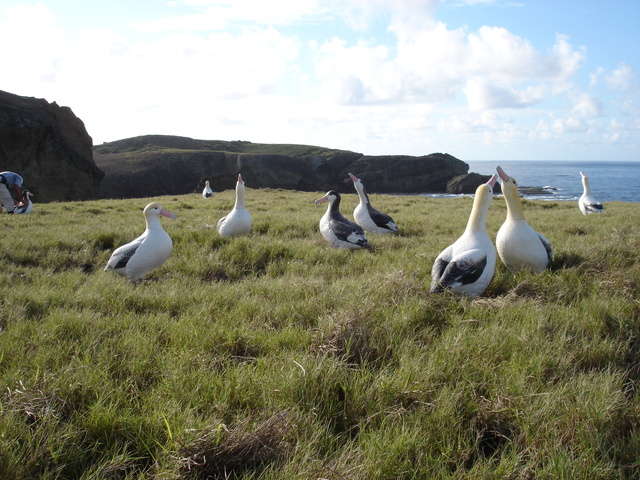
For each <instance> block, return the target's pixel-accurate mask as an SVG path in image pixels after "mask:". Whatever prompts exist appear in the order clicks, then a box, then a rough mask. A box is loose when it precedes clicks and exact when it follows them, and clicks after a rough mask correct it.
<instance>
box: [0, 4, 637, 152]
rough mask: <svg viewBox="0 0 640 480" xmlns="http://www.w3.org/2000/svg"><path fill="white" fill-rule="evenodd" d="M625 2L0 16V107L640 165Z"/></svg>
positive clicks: (166, 128)
mask: <svg viewBox="0 0 640 480" xmlns="http://www.w3.org/2000/svg"><path fill="white" fill-rule="evenodd" d="M639 24H640V1H638V0H269V1H267V0H135V1H134V0H126V1H125V0H108V1H106V0H92V1H86V0H44V1H29V0H0V90H4V91H6V92H10V93H13V94H16V95H22V96H27V97H36V98H44V99H46V100H47V101H49V102H56V103H57V104H58V105H60V106H67V107H70V108H71V110H72V111H73V112H74V113H75V114H76V115H77V116H78V117H79V118H80V119H81V120H82V121H83V122H84V124H85V127H86V128H87V131H88V133H89V135H91V137H92V139H93V143H94V145H99V144H102V143H104V142H111V141H115V140H120V139H124V138H129V137H135V136H138V135H147V134H162V135H180V136H186V137H191V138H197V139H205V140H229V141H231V140H245V141H251V142H254V143H291V144H304V145H318V146H322V147H328V148H337V149H344V150H351V151H355V152H360V153H363V154H365V155H427V154H429V153H434V152H442V153H449V154H451V155H453V156H455V157H457V158H459V159H461V160H465V161H473V160H618V161H619V160H640V47H639V46H640V28H639V27H638V25H639Z"/></svg>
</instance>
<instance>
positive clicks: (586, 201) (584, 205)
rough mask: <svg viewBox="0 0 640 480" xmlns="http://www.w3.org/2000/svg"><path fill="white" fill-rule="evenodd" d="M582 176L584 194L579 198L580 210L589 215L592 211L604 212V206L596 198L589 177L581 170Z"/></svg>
mask: <svg viewBox="0 0 640 480" xmlns="http://www.w3.org/2000/svg"><path fill="white" fill-rule="evenodd" d="M580 176H581V177H582V188H583V193H582V196H581V197H580V199H579V200H578V206H579V207H580V211H581V212H582V213H583V214H584V215H589V214H590V213H604V207H603V206H602V204H601V203H600V202H598V201H597V200H596V199H595V197H594V196H593V194H592V193H591V187H590V186H589V178H588V177H587V176H586V175H585V174H584V173H582V172H580Z"/></svg>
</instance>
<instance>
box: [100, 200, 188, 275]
mask: <svg viewBox="0 0 640 480" xmlns="http://www.w3.org/2000/svg"><path fill="white" fill-rule="evenodd" d="M160 215H162V216H165V217H169V218H176V215H175V214H174V213H171V212H170V211H168V210H165V209H164V208H162V207H161V206H160V205H159V204H157V203H155V202H154V203H150V204H149V205H147V206H146V207H145V208H144V220H145V222H146V224H147V228H146V229H145V231H144V233H143V234H142V235H140V236H139V237H138V238H136V239H135V240H133V241H131V242H129V243H127V244H126V245H122V246H121V247H118V248H117V249H116V250H114V252H113V253H112V254H111V258H109V261H108V262H107V266H106V267H104V269H105V271H106V270H111V269H112V270H114V271H115V272H116V273H119V274H120V275H124V276H126V277H127V278H128V279H129V280H131V283H133V285H134V286H136V284H137V283H138V282H139V281H140V279H141V278H142V277H144V276H145V275H146V274H147V273H149V272H150V271H151V270H153V269H155V268H158V267H159V266H160V265H162V264H163V263H164V262H166V261H167V259H168V258H169V255H171V250H173V242H172V241H171V237H170V236H169V234H168V233H167V232H165V231H164V229H163V228H162V225H161V224H160Z"/></svg>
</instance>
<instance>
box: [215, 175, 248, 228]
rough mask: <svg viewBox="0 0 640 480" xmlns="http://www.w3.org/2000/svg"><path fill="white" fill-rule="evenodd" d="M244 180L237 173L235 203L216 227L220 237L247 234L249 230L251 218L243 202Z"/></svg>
mask: <svg viewBox="0 0 640 480" xmlns="http://www.w3.org/2000/svg"><path fill="white" fill-rule="evenodd" d="M244 191H245V188H244V181H243V180H242V175H240V174H238V181H237V182H236V203H235V205H234V206H233V210H231V211H230V212H229V213H228V214H227V215H225V216H224V217H222V218H221V219H220V220H218V224H217V225H216V229H217V230H218V233H219V234H220V236H221V237H233V236H235V235H247V234H249V232H250V231H251V224H252V222H253V219H252V218H251V214H250V213H249V211H248V210H247V208H246V206H245V203H244Z"/></svg>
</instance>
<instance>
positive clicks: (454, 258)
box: [430, 175, 497, 297]
mask: <svg viewBox="0 0 640 480" xmlns="http://www.w3.org/2000/svg"><path fill="white" fill-rule="evenodd" d="M496 180H497V177H496V175H493V176H492V177H491V178H490V179H489V181H488V182H487V183H483V184H482V185H480V186H479V187H478V188H477V189H476V194H475V198H474V199H473V207H472V209H471V214H470V216H469V220H468V222H467V227H466V229H465V231H464V233H463V234H462V236H461V237H460V238H458V239H457V240H456V241H455V242H454V243H453V244H451V245H449V246H448V247H447V248H445V249H444V250H443V251H442V252H441V253H440V255H438V256H437V258H436V260H435V262H434V263H433V268H432V269H431V289H430V290H431V292H432V293H438V292H442V291H444V290H451V291H452V292H454V293H456V294H461V295H467V296H469V297H477V296H479V295H481V294H482V293H483V292H484V291H485V290H486V289H487V287H488V286H489V284H490V283H491V280H492V279H493V274H494V272H495V268H496V249H495V247H494V245H493V242H492V241H491V238H489V234H488V233H487V227H486V223H487V214H488V212H489V206H490V205H491V200H492V199H493V187H494V186H495V184H496Z"/></svg>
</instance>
